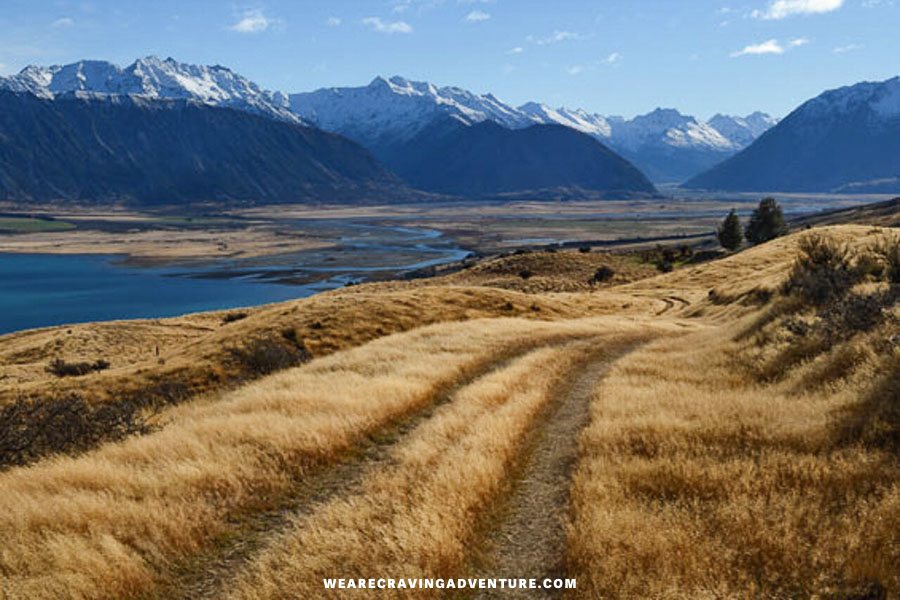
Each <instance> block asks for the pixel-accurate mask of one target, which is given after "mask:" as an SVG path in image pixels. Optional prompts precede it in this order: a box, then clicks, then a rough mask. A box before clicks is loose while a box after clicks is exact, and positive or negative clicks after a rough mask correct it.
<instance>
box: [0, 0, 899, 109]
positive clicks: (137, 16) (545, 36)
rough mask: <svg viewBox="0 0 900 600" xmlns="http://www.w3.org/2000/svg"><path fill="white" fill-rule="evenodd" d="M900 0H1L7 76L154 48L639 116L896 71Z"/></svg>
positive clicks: (304, 80) (186, 57)
mask: <svg viewBox="0 0 900 600" xmlns="http://www.w3.org/2000/svg"><path fill="white" fill-rule="evenodd" d="M898 26H900V0H897V2H896V3H895V2H894V1H893V0H736V1H734V2H730V1H729V0H690V1H688V0H684V1H682V0H668V1H663V0H596V1H590V0H552V1H551V0H333V1H330V2H326V1H308V0H307V1H303V0H298V1H277V0H269V1H265V2H258V3H255V2H250V3H242V2H212V1H206V0H191V1H182V2H175V1H173V0H153V1H144V0H141V1H136V0H135V1H131V2H129V1H125V0H118V1H115V0H85V1H78V0H71V1H70V0H56V1H52V0H51V1H40V0H3V2H2V4H0V74H5V75H8V74H11V73H14V72H17V71H18V70H20V69H21V68H22V67H24V66H26V65H28V64H61V63H67V62H73V61H75V60H78V59H81V58H92V59H103V60H109V61H112V62H115V63H118V64H120V65H122V66H125V65H127V64H129V63H131V62H132V61H133V60H134V59H135V58H138V57H140V56H147V55H150V54H155V55H157V56H159V57H160V58H165V57H168V56H171V57H173V58H176V59H178V60H180V61H183V62H191V63H202V64H221V65H225V66H228V67H230V68H232V69H234V70H235V71H237V72H239V73H241V74H243V75H245V76H247V77H249V78H250V79H252V80H254V81H256V82H257V83H259V84H260V85H262V86H263V87H265V88H268V89H279V90H283V91H287V92H297V91H308V90H312V89H315V88H319V87H323V86H344V85H352V86H355V85H364V84H366V83H368V82H369V81H370V80H371V79H372V78H373V77H374V76H375V75H377V74H382V75H387V76H390V75H395V74H399V75H403V76H405V77H407V78H410V79H425V80H428V81H431V82H433V83H435V84H438V85H457V86H460V87H465V88H468V89H471V90H473V91H476V92H480V93H485V92H492V93H494V94H495V95H496V96H498V97H499V98H501V99H503V100H505V101H507V102H509V103H512V104H516V105H518V104H521V103H523V102H526V101H529V100H536V101H541V102H545V103H547V104H550V105H553V106H560V105H564V106H569V107H579V108H585V109H587V110H589V111H592V112H599V113H601V114H605V115H613V114H620V115H624V116H626V117H631V116H633V115H635V114H640V113H644V112H647V111H649V110H652V109H653V108H656V107H658V106H661V107H674V108H678V109H680V110H681V111H683V112H686V113H688V114H693V115H696V116H698V117H701V118H709V117H710V116H712V115H713V114H714V113H716V112H726V113H729V114H745V113H748V112H751V111H753V110H758V109H759V110H764V111H767V112H770V113H772V114H774V115H776V116H784V115H785V114H787V113H788V112H790V110H792V109H793V108H794V107H796V106H797V105H798V104H799V103H800V102H802V101H804V100H806V99H808V98H810V97H812V96H815V95H817V94H819V93H820V92H822V91H823V90H825V89H829V88H833V87H839V86H841V85H848V84H852V83H855V82H857V81H861V80H881V79H887V78H890V77H893V76H896V75H898V74H900V62H898V60H897V57H900V35H898V33H897V32H898Z"/></svg>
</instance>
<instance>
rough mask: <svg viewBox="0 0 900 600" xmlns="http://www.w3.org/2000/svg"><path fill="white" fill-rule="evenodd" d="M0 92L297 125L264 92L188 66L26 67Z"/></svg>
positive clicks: (281, 103)
mask: <svg viewBox="0 0 900 600" xmlns="http://www.w3.org/2000/svg"><path fill="white" fill-rule="evenodd" d="M0 88H7V89H12V90H14V91H27V92H31V93H33V94H35V95H38V96H41V97H44V98H53V97H55V96H57V95H60V94H65V93H69V92H90V93H92V94H94V95H95V96H96V97H102V96H104V95H105V96H114V95H139V96H145V97H149V98H177V99H186V100H193V101H196V102H201V103H204V104H211V105H216V106H231V107H235V108H241V109H244V110H249V111H251V112H256V113H261V114H266V115H268V116H274V117H277V118H279V119H283V120H288V121H292V122H299V119H298V118H297V117H296V116H295V115H294V114H293V113H291V112H290V111H289V110H287V97H286V96H285V95H284V94H277V93H271V92H267V91H264V90H262V89H260V88H259V86H257V85H256V84H255V83H253V82H252V81H249V80H248V79H246V78H244V77H242V76H240V75H238V74H236V73H234V72H233V71H231V70H229V69H227V68H225V67H222V66H213V67H207V66H199V65H189V64H185V63H179V62H177V61H176V60H174V59H172V58H167V59H165V60H160V59H159V58H157V57H155V56H148V57H145V58H140V59H138V60H136V61H135V62H134V63H132V64H131V65H129V66H128V67H126V68H124V69H123V68H121V67H119V66H118V65H115V64H113V63H110V62H106V61H96V60H82V61H78V62H76V63H72V64H68V65H54V66H51V67H38V66H29V67H26V68H25V69H23V70H22V71H21V72H20V73H19V74H18V75H14V76H12V77H8V78H0Z"/></svg>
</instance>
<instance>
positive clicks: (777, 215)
mask: <svg viewBox="0 0 900 600" xmlns="http://www.w3.org/2000/svg"><path fill="white" fill-rule="evenodd" d="M787 232H788V226H787V224H786V223H785V222H784V213H783V212H782V210H781V207H780V206H779V205H778V202H776V201H775V198H763V199H762V200H760V202H759V206H758V207H757V208H755V209H754V210H753V214H752V215H750V222H749V223H748V224H747V228H746V229H745V230H744V237H746V238H747V241H748V242H750V243H751V244H762V243H763V242H768V241H769V240H773V239H775V238H777V237H779V236H782V235H785V234H786V233H787Z"/></svg>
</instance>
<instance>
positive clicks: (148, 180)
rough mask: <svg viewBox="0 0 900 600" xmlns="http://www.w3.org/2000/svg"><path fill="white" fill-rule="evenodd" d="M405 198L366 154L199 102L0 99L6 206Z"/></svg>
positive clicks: (69, 96)
mask: <svg viewBox="0 0 900 600" xmlns="http://www.w3.org/2000/svg"><path fill="white" fill-rule="evenodd" d="M405 195H411V194H410V192H409V189H408V188H407V187H406V186H405V184H403V182H402V181H401V180H400V179H399V178H398V177H397V176H396V175H394V174H393V173H391V172H390V171H388V170H387V169H386V168H385V167H384V166H383V165H382V164H381V163H380V162H378V161H377V160H376V159H375V157H373V156H372V153H371V152H369V151H368V150H366V149H365V148H363V147H362V146H360V145H359V144H357V143H355V142H353V141H351V140H348V139H346V138H342V137H340V136H338V135H334V134H331V133H328V132H325V131H322V130H320V129H316V128H313V127H304V126H300V125H296V124H293V123H288V122H286V121H283V120H281V119H272V118H259V117H257V116H255V115H252V114H249V113H248V112H247V111H244V110H229V109H225V108H220V107H217V106H210V105H208V104H203V103H201V102H197V101H195V100H192V99H156V98H148V97H147V96H145V95H137V94H134V95H114V96H109V95H106V96H103V95H100V96H97V95H94V96H92V95H91V93H89V92H68V93H64V94H59V95H57V96H55V97H54V98H53V99H47V98H40V97H37V96H35V95H33V94H28V93H22V92H13V91H9V90H0V200H4V201H7V202H17V203H22V204H23V205H27V204H28V203H31V202H36V203H44V202H71V203H93V204H103V203H109V202H127V203H132V204H134V205H140V206H146V205H158V204H176V203H191V202H209V201H215V200H220V201H228V202H232V201H237V202H241V203H302V202H308V201H314V202H359V201H360V200H361V199H364V198H379V197H380V198H393V199H396V198H403V197H404V196H405Z"/></svg>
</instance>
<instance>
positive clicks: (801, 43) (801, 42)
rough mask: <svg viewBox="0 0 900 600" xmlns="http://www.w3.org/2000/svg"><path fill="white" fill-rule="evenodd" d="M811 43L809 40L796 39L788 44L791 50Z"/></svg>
mask: <svg viewBox="0 0 900 600" xmlns="http://www.w3.org/2000/svg"><path fill="white" fill-rule="evenodd" d="M808 43H809V40H808V39H807V38H796V39H793V40H791V41H789V42H788V46H789V47H791V48H799V47H800V46H805V45H807V44H808Z"/></svg>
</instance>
